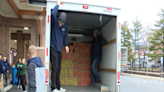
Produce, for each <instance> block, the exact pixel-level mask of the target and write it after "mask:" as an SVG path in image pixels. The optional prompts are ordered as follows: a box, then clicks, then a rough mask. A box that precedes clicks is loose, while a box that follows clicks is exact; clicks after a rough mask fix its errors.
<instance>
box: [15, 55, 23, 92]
mask: <svg viewBox="0 0 164 92" xmlns="http://www.w3.org/2000/svg"><path fill="white" fill-rule="evenodd" d="M21 63H22V62H21V57H19V58H18V62H17V64H16V68H17V70H18V68H19V66H20V64H21ZM18 75H19V70H18V71H17V77H18V87H17V89H19V88H22V86H21V85H20V78H19V76H18Z"/></svg>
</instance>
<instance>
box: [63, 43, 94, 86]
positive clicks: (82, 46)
mask: <svg viewBox="0 0 164 92" xmlns="http://www.w3.org/2000/svg"><path fill="white" fill-rule="evenodd" d="M69 49H70V52H69V53H66V52H65V46H63V49H62V62H61V72H60V83H61V85H81V86H88V85H90V84H91V80H92V69H91V64H92V59H91V44H86V43H78V42H74V43H72V44H71V43H69Z"/></svg>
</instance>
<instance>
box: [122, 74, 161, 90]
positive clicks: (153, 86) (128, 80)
mask: <svg viewBox="0 0 164 92" xmlns="http://www.w3.org/2000/svg"><path fill="white" fill-rule="evenodd" d="M120 79H121V81H120V83H121V84H120V92H164V81H160V80H156V79H149V78H148V77H147V78H146V77H143V78H141V76H138V77H136V76H129V75H121V77H120Z"/></svg>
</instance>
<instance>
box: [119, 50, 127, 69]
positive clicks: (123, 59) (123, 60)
mask: <svg viewBox="0 0 164 92" xmlns="http://www.w3.org/2000/svg"><path fill="white" fill-rule="evenodd" d="M127 63H128V48H127V47H121V71H123V72H124V71H126V70H128V68H127V67H126V66H127Z"/></svg>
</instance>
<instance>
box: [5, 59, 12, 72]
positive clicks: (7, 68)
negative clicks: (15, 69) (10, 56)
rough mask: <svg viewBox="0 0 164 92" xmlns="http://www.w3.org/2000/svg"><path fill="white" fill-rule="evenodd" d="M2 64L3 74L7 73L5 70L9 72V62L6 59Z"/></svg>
mask: <svg viewBox="0 0 164 92" xmlns="http://www.w3.org/2000/svg"><path fill="white" fill-rule="evenodd" d="M3 64H4V66H5V72H7V70H9V71H10V64H9V62H8V61H7V59H6V62H3Z"/></svg>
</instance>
